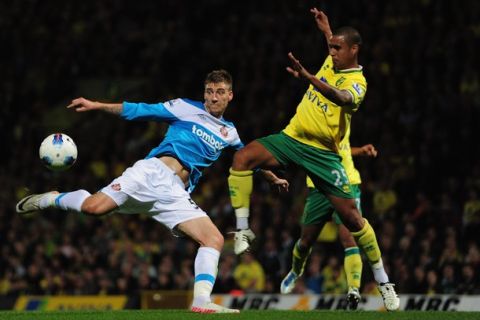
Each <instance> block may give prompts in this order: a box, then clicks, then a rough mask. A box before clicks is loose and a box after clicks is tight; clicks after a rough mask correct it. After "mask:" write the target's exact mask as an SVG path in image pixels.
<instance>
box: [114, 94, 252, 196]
mask: <svg viewBox="0 0 480 320" xmlns="http://www.w3.org/2000/svg"><path fill="white" fill-rule="evenodd" d="M121 116H122V118H124V119H126V120H151V121H159V122H167V123H168V124H169V125H170V126H169V128H168V131H167V134H166V135H165V138H164V139H163V140H162V142H161V143H160V144H159V145H158V146H157V147H155V148H153V149H152V150H151V151H150V153H149V154H148V155H147V157H146V158H147V159H148V158H152V157H155V156H158V155H169V156H172V157H174V158H177V159H178V160H179V161H180V162H181V163H182V165H183V166H184V167H185V168H186V169H188V170H189V171H190V184H189V187H188V192H192V191H193V189H194V188H195V186H196V184H197V183H198V180H199V179H200V177H201V176H202V171H203V169H204V168H206V167H209V166H210V165H211V164H212V163H213V162H214V161H215V160H217V159H218V157H219V156H220V154H221V153H222V150H223V149H224V148H226V147H233V148H235V149H236V150H238V149H241V148H243V143H242V141H241V140H240V137H239V136H238V132H237V129H236V128H235V126H234V125H233V123H231V122H228V121H225V119H223V117H222V118H220V119H218V118H215V117H214V116H212V115H211V114H210V113H208V112H207V111H206V110H205V106H204V105H203V103H202V102H199V101H192V100H189V99H175V100H170V101H167V102H165V103H156V104H147V103H130V102H124V103H123V111H122V114H121Z"/></svg>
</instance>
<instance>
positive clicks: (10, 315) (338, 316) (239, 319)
mask: <svg viewBox="0 0 480 320" xmlns="http://www.w3.org/2000/svg"><path fill="white" fill-rule="evenodd" d="M0 319H2V320H9V319H15V320H21V319H25V320H27V319H28V320H30V319H35V320H43V319H49V320H57V319H69V320H87V319H88V320H90V319H95V320H96V319H99V320H123V319H124V320H132V319H139V320H159V319H160V320H170V319H172V320H190V319H222V320H223V319H235V320H257V319H258V320H270V319H271V320H278V319H284V320H296V319H299V320H309V319H312V320H313V319H315V320H377V319H378V320H380V319H381V320H384V319H386V320H388V319H395V320H407V319H408V320H442V319H458V320H460V319H461V320H470V319H472V320H473V319H480V312H455V311H446V312H441V311H399V312H391V313H387V312H376V311H280V310H260V311H252V310H248V311H242V312H241V313H240V314H228V315H227V314H194V313H191V312H189V311H186V310H124V311H48V312H41V311H31V312H28V311H0Z"/></svg>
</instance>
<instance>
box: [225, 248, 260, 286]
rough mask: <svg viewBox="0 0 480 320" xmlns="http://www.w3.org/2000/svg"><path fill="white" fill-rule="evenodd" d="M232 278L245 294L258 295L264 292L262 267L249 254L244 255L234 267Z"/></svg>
mask: <svg viewBox="0 0 480 320" xmlns="http://www.w3.org/2000/svg"><path fill="white" fill-rule="evenodd" d="M233 277H234V278H235V281H236V282H237V285H238V286H239V287H240V288H241V289H242V290H244V291H245V292H249V293H251V292H257V293H260V292H262V291H263V290H265V273H264V271H263V268H262V265H261V264H260V263H259V262H258V261H257V260H256V259H255V257H254V256H253V255H252V254H251V253H248V252H247V253H244V254H242V256H241V262H240V263H239V264H238V265H237V266H236V267H235V270H234V271H233Z"/></svg>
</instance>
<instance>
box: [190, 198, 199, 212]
mask: <svg viewBox="0 0 480 320" xmlns="http://www.w3.org/2000/svg"><path fill="white" fill-rule="evenodd" d="M188 201H189V202H190V203H191V204H192V205H193V207H194V208H195V209H198V205H197V204H196V203H195V201H193V200H192V198H188Z"/></svg>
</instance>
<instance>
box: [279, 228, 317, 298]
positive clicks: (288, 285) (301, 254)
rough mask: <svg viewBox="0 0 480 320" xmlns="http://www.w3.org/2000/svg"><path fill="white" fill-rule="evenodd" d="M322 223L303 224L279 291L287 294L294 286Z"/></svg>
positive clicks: (301, 272)
mask: <svg viewBox="0 0 480 320" xmlns="http://www.w3.org/2000/svg"><path fill="white" fill-rule="evenodd" d="M322 227H323V225H321V226H319V225H303V226H302V234H301V236H300V239H298V241H297V242H296V243H295V245H294V247H293V250H292V268H291V269H290V271H289V272H288V274H287V275H286V276H285V278H283V280H282V282H281V284H280V292H281V293H283V294H287V293H290V292H292V290H293V289H294V288H295V284H296V282H297V279H298V278H300V277H301V276H302V275H303V272H304V270H305V265H306V264H307V260H308V257H309V256H310V253H312V247H313V244H314V243H315V241H316V239H317V237H318V234H319V233H320V230H322Z"/></svg>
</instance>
